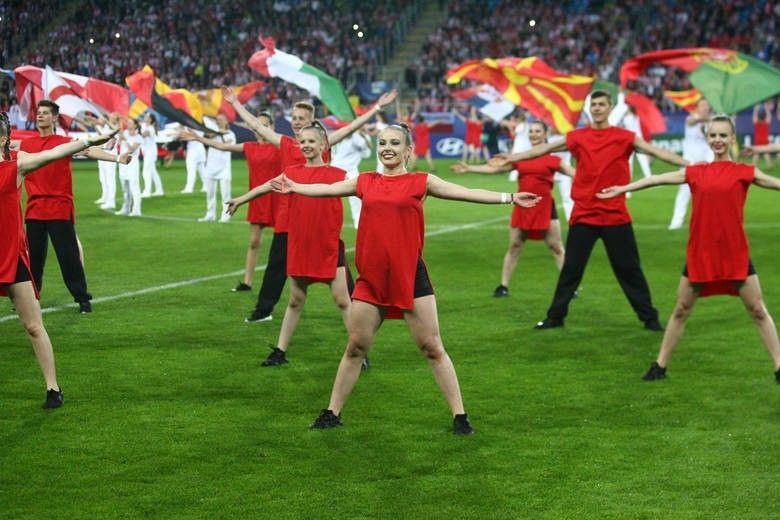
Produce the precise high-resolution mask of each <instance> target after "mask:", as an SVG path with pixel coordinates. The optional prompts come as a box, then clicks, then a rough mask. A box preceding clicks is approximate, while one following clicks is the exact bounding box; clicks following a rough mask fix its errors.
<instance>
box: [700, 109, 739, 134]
mask: <svg viewBox="0 0 780 520" xmlns="http://www.w3.org/2000/svg"><path fill="white" fill-rule="evenodd" d="M712 123H728V124H729V127H731V133H732V134H733V135H737V126H736V125H735V124H734V120H733V119H731V117H729V116H728V115H726V114H715V115H714V116H712V119H710V122H709V124H708V125H707V132H709V131H710V127H711V126H712Z"/></svg>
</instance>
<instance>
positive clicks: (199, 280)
mask: <svg viewBox="0 0 780 520" xmlns="http://www.w3.org/2000/svg"><path fill="white" fill-rule="evenodd" d="M507 218H508V217H501V218H498V219H491V220H485V221H483V222H473V223H471V224H463V225H461V226H453V227H448V228H445V229H441V230H438V231H432V232H430V233H426V234H425V236H428V237H430V236H435V235H441V234H444V233H452V232H455V231H460V230H463V229H472V228H476V227H479V226H483V225H486V224H493V223H495V222H500V221H501V220H506V219H507ZM354 250H355V248H354V247H350V248H348V249H347V252H348V253H351V252H353V251H354ZM265 268H266V265H261V266H259V267H257V268H255V271H263V270H265ZM242 274H244V271H243V270H241V271H233V272H231V273H224V274H215V275H212V276H204V277H202V278H193V279H191V280H182V281H181V282H174V283H167V284H165V285H156V286H153V287H147V288H145V289H139V290H137V291H128V292H125V293H121V294H116V295H113V296H103V297H100V298H94V299H93V300H92V302H93V303H103V302H110V301H114V300H122V299H125V298H132V297H134V296H141V295H144V294H150V293H155V292H158V291H164V290H167V289H176V288H178V287H184V286H186V285H194V284H198V283H203V282H210V281H213V280H219V279H221V278H229V277H232V276H238V275H242ZM77 306H78V304H76V303H71V304H68V305H59V306H56V307H46V308H44V309H41V312H42V313H44V314H46V313H49V312H57V311H62V310H65V309H75V308H76V307H77ZM14 319H17V315H16V314H8V315H6V316H0V323H3V322H5V321H10V320H14Z"/></svg>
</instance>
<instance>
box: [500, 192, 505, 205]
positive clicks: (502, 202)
mask: <svg viewBox="0 0 780 520" xmlns="http://www.w3.org/2000/svg"><path fill="white" fill-rule="evenodd" d="M501 204H506V193H502V194H501Z"/></svg>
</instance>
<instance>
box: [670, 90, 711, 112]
mask: <svg viewBox="0 0 780 520" xmlns="http://www.w3.org/2000/svg"><path fill="white" fill-rule="evenodd" d="M664 96H666V97H668V98H669V99H670V100H671V101H672V102H674V104H675V105H677V106H678V107H680V108H682V109H683V110H685V111H686V112H693V111H694V109H695V108H696V103H698V102H699V100H700V99H701V98H702V95H701V92H699V91H698V90H696V89H695V88H692V89H691V90H664Z"/></svg>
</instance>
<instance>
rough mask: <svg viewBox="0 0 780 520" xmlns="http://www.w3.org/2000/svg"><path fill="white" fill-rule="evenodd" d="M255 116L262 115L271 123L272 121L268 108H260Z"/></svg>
mask: <svg viewBox="0 0 780 520" xmlns="http://www.w3.org/2000/svg"><path fill="white" fill-rule="evenodd" d="M257 117H264V118H266V119H268V121H269V122H270V123H271V124H273V123H274V116H273V115H271V112H269V111H268V110H261V111H260V112H258V113H257Z"/></svg>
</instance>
